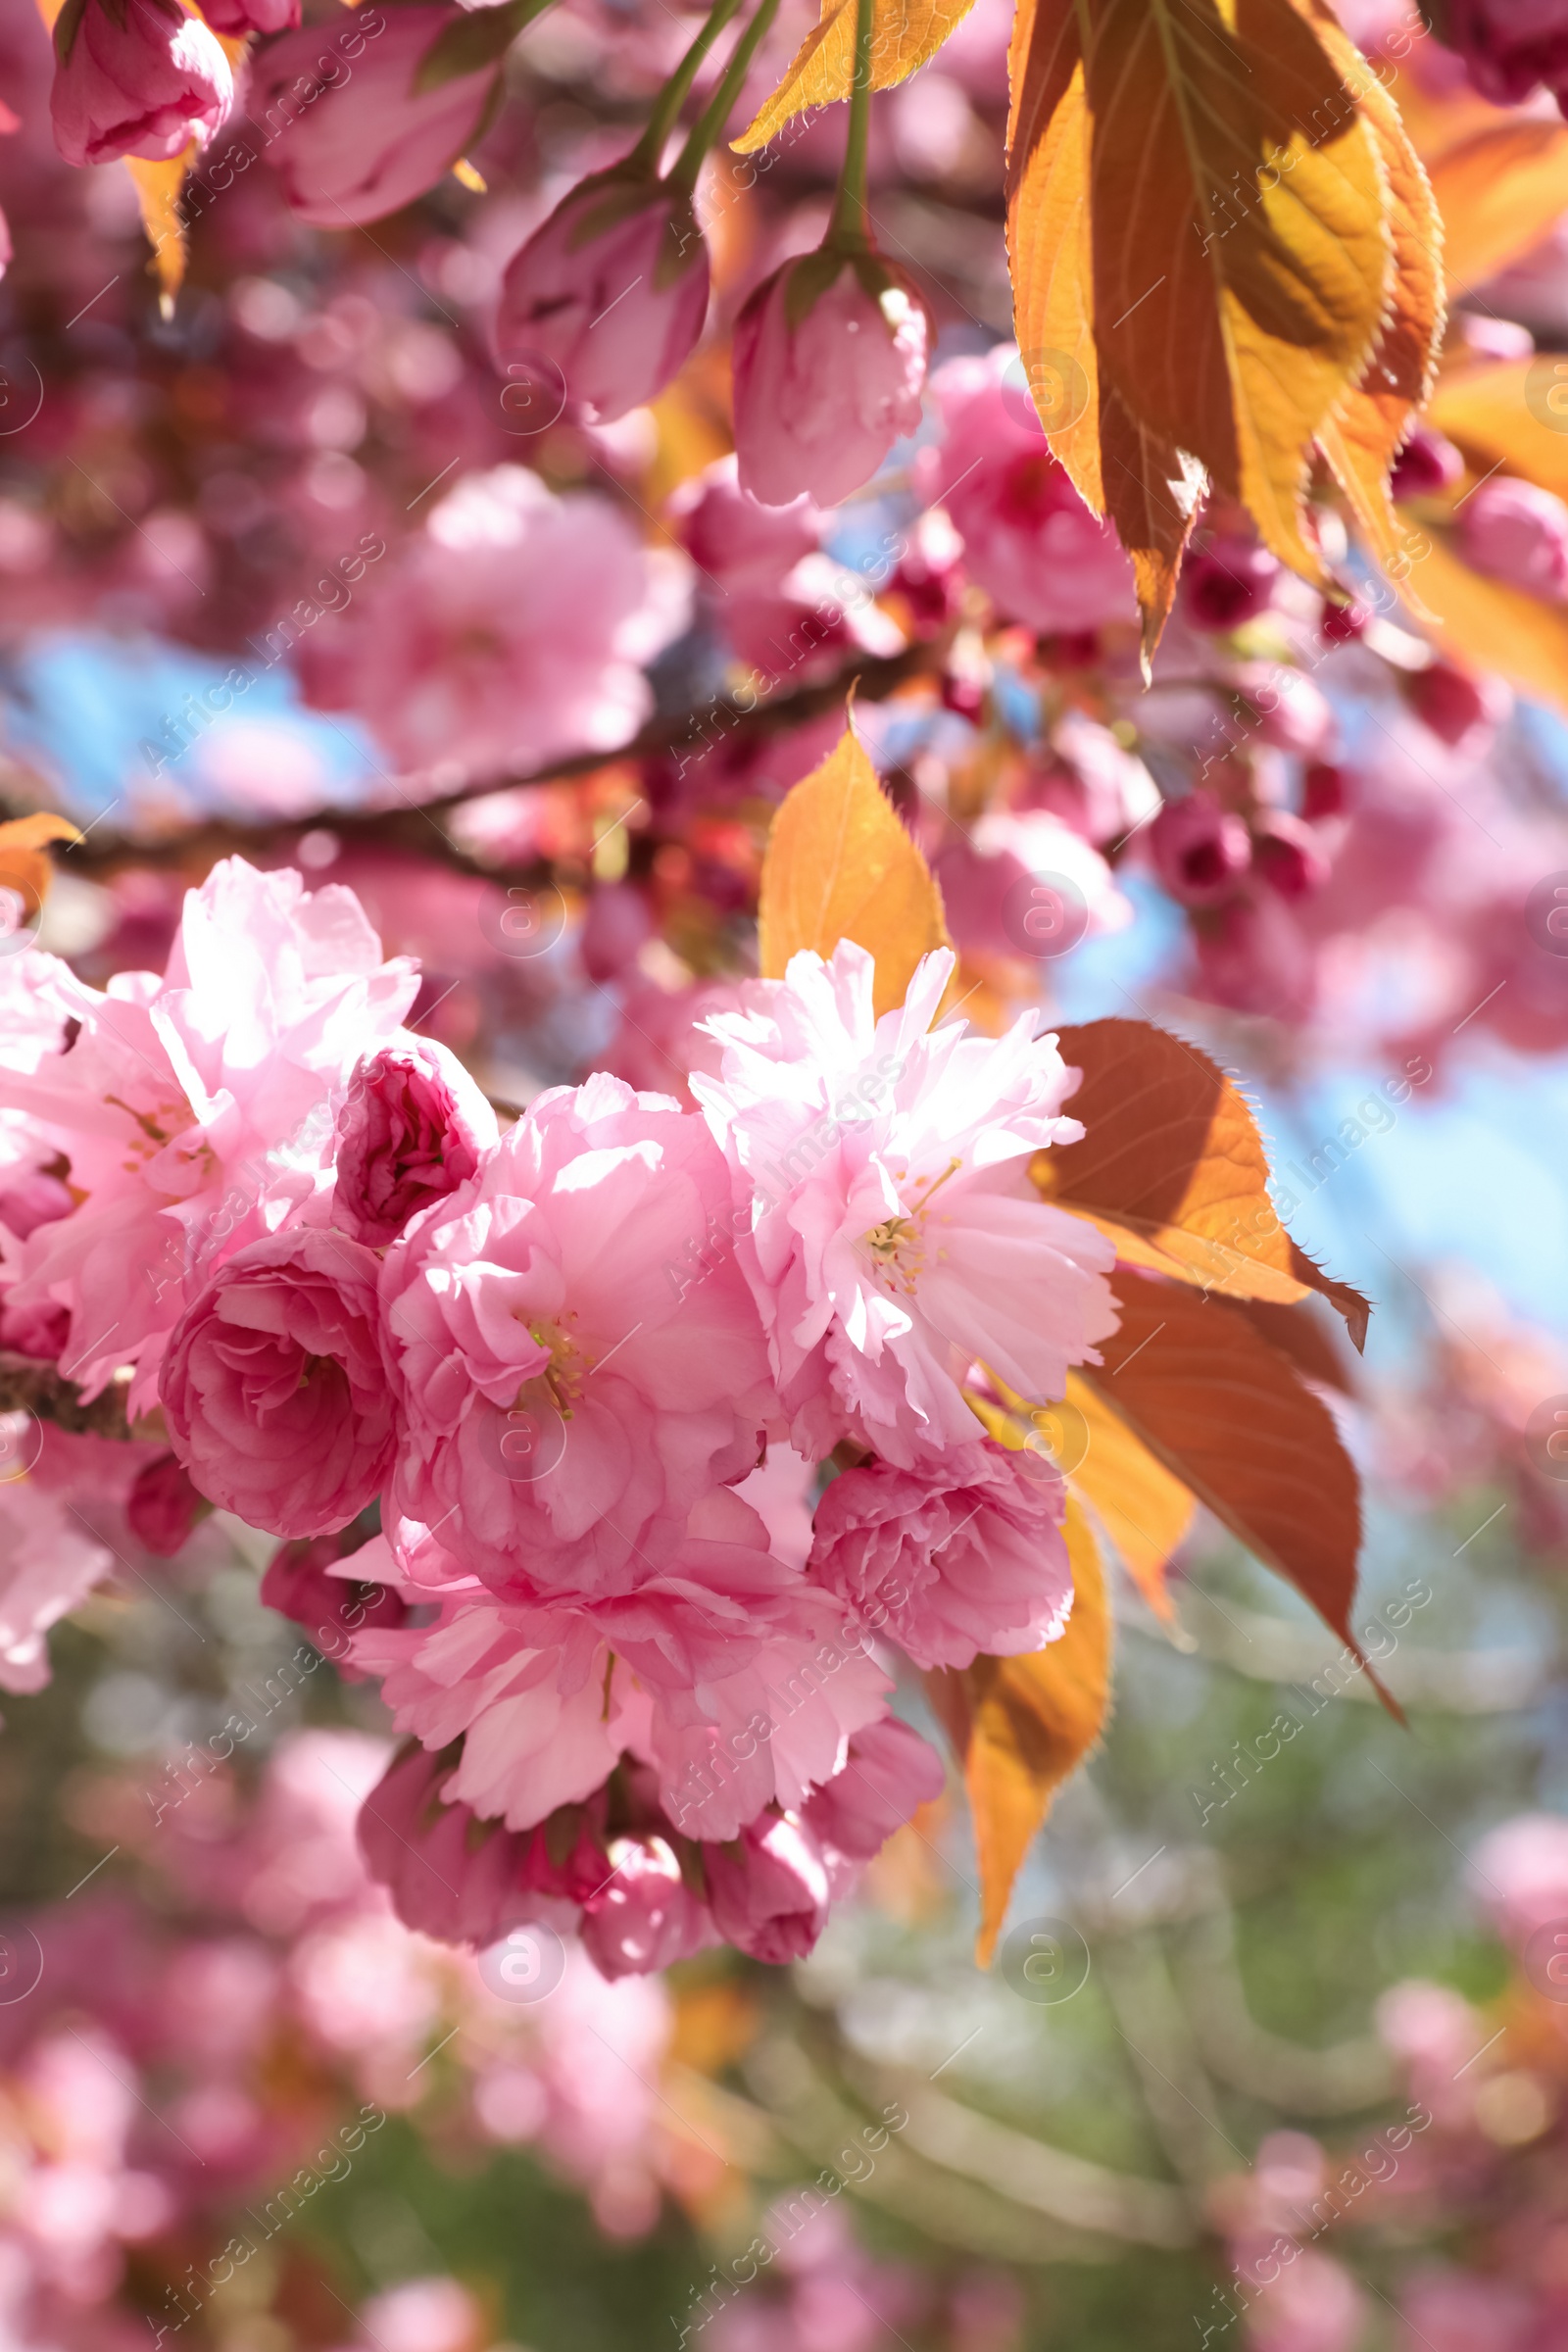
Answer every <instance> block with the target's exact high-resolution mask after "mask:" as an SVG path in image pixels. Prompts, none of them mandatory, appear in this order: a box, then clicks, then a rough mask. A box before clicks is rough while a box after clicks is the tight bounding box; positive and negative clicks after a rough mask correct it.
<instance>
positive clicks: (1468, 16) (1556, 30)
mask: <svg viewBox="0 0 1568 2352" xmlns="http://www.w3.org/2000/svg"><path fill="white" fill-rule="evenodd" d="M1444 14H1445V20H1446V21H1445V23H1444V25H1443V26H1442V31H1443V38H1444V40H1445V41H1446V43H1447V45H1448V46H1449V47H1450V48H1453V49H1457V50H1458V52H1459V54H1460V56H1461V57H1462V58H1463V59H1464V63H1465V71H1466V73H1468V74H1469V76H1470V80H1471V83H1472V85H1473V86H1474V87H1475V88H1476V89H1478V90H1479V91H1480V92H1481V95H1482V96H1483V97H1484V98H1490V99H1491V100H1492V101H1493V103H1494V105H1495V106H1517V105H1518V103H1519V101H1520V99H1521V98H1528V97H1529V96H1530V93H1531V91H1532V90H1534V89H1535V88H1536V86H1537V84H1538V83H1540V82H1544V83H1545V84H1546V86H1547V88H1548V89H1551V90H1553V91H1557V92H1560V91H1561V90H1562V87H1563V85H1564V83H1568V0H1448V6H1447V8H1446V11H1445V12H1444Z"/></svg>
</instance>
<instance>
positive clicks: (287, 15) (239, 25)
mask: <svg viewBox="0 0 1568 2352" xmlns="http://www.w3.org/2000/svg"><path fill="white" fill-rule="evenodd" d="M202 15H203V16H204V17H205V18H206V19H207V22H208V24H209V25H211V26H212V28H213V30H214V31H215V32H221V33H224V34H226V35H227V37H228V39H229V40H231V41H235V40H238V39H239V38H240V37H241V36H242V35H243V34H244V33H247V32H287V30H288V28H289V26H290V25H297V24H298V23H299V21H300V0H202Z"/></svg>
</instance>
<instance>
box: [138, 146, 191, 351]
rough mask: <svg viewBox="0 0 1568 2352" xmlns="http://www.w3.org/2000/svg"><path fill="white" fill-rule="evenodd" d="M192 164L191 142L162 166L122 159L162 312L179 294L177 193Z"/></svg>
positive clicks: (181, 226) (182, 249)
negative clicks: (133, 190)
mask: <svg viewBox="0 0 1568 2352" xmlns="http://www.w3.org/2000/svg"><path fill="white" fill-rule="evenodd" d="M195 160H196V145H195V141H194V140H193V141H192V142H191V144H190V146H188V147H187V148H186V149H185V150H184V152H183V153H182V154H180V155H176V156H174V157H172V159H171V161H170V162H168V163H165V164H155V163H149V162H148V161H147V160H146V158H145V157H143V156H139V155H127V156H126V158H125V170H126V171H127V172H129V173H130V176H131V178H132V179H133V180H134V181H135V183H136V201H137V203H138V204H139V205H140V207H141V224H142V227H143V228H144V229H145V230H146V232H147V242H148V244H149V245H151V247H152V249H153V258H152V262H151V265H150V267H151V268H152V270H153V272H154V274H155V275H156V277H157V279H158V284H159V290H160V293H161V295H162V298H163V302H164V307H165V309H166V310H167V309H168V307H169V305H170V304H171V303H172V301H173V299H174V296H175V295H176V294H177V293H178V292H179V289H180V285H181V283H182V281H183V279H184V275H185V253H186V237H185V217H184V215H183V213H182V212H181V211H180V209H179V191H180V189H181V188H182V187H183V186H184V184H185V174H186V172H188V171H189V170H190V167H191V165H192V164H193V163H194V162H195Z"/></svg>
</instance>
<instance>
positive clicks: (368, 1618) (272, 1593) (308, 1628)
mask: <svg viewBox="0 0 1568 2352" xmlns="http://www.w3.org/2000/svg"><path fill="white" fill-rule="evenodd" d="M358 1544H359V1539H358V1538H357V1537H356V1536H355V1535H354V1534H353V1533H351V1532H350V1531H349V1530H348V1529H343V1530H342V1531H341V1532H340V1533H338V1534H337V1535H333V1536H315V1537H312V1538H311V1539H310V1540H309V1541H308V1542H304V1543H294V1544H279V1545H278V1547H277V1549H276V1551H274V1552H273V1554H272V1556H271V1559H270V1561H269V1562H268V1565H267V1573H266V1575H265V1576H264V1577H263V1578H262V1599H263V1601H264V1603H265V1604H266V1606H267V1607H268V1608H270V1609H276V1611H277V1613H278V1615H279V1616H280V1617H287V1618H290V1619H292V1621H293V1623H294V1624H295V1625H297V1626H300V1627H302V1628H303V1630H304V1631H305V1632H306V1633H307V1634H309V1635H310V1637H311V1640H312V1641H313V1642H315V1643H316V1646H317V1648H318V1649H319V1650H320V1651H322V1652H323V1654H324V1655H326V1656H328V1657H330V1658H331V1660H332V1662H333V1664H334V1665H335V1666H336V1667H337V1670H338V1672H339V1674H341V1675H342V1676H343V1678H344V1680H345V1681H347V1682H363V1680H364V1679H365V1678H364V1676H363V1675H362V1673H361V1671H360V1669H359V1668H358V1667H357V1666H351V1665H350V1664H349V1663H348V1661H347V1657H346V1654H345V1653H346V1651H347V1649H348V1644H349V1642H350V1640H351V1639H352V1637H353V1636H354V1635H355V1634H357V1633H361V1632H363V1631H364V1629H365V1628H366V1627H367V1626H370V1625H376V1626H399V1625H401V1624H402V1623H403V1621H404V1619H405V1618H406V1617H407V1616H408V1613H409V1610H408V1603H407V1602H406V1601H405V1600H404V1598H403V1596H402V1594H401V1593H394V1592H393V1590H392V1588H391V1586H390V1585H381V1584H375V1583H367V1582H366V1581H364V1580H363V1579H361V1578H356V1577H347V1576H334V1575H333V1573H332V1570H333V1568H334V1567H335V1566H336V1564H337V1562H338V1561H339V1560H341V1559H343V1558H345V1557H348V1556H352V1554H353V1553H354V1551H355V1550H356V1549H357V1548H358Z"/></svg>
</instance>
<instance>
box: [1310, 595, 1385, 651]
mask: <svg viewBox="0 0 1568 2352" xmlns="http://www.w3.org/2000/svg"><path fill="white" fill-rule="evenodd" d="M1371 617H1372V615H1371V613H1369V612H1368V610H1367V608H1366V606H1365V605H1362V604H1356V603H1353V602H1352V603H1350V604H1348V605H1335V604H1330V603H1328V602H1327V600H1325V602H1324V606H1323V615H1322V618H1321V619H1320V620H1319V622H1318V624H1317V626H1318V634H1319V636H1320V637H1321V638H1322V640H1323V642H1324V644H1325V645H1353V644H1354V643H1355V640H1356V639H1357V638H1358V637H1361V636H1364V635H1365V634H1366V624H1367V622H1368V621H1369V620H1370V619H1371Z"/></svg>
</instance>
